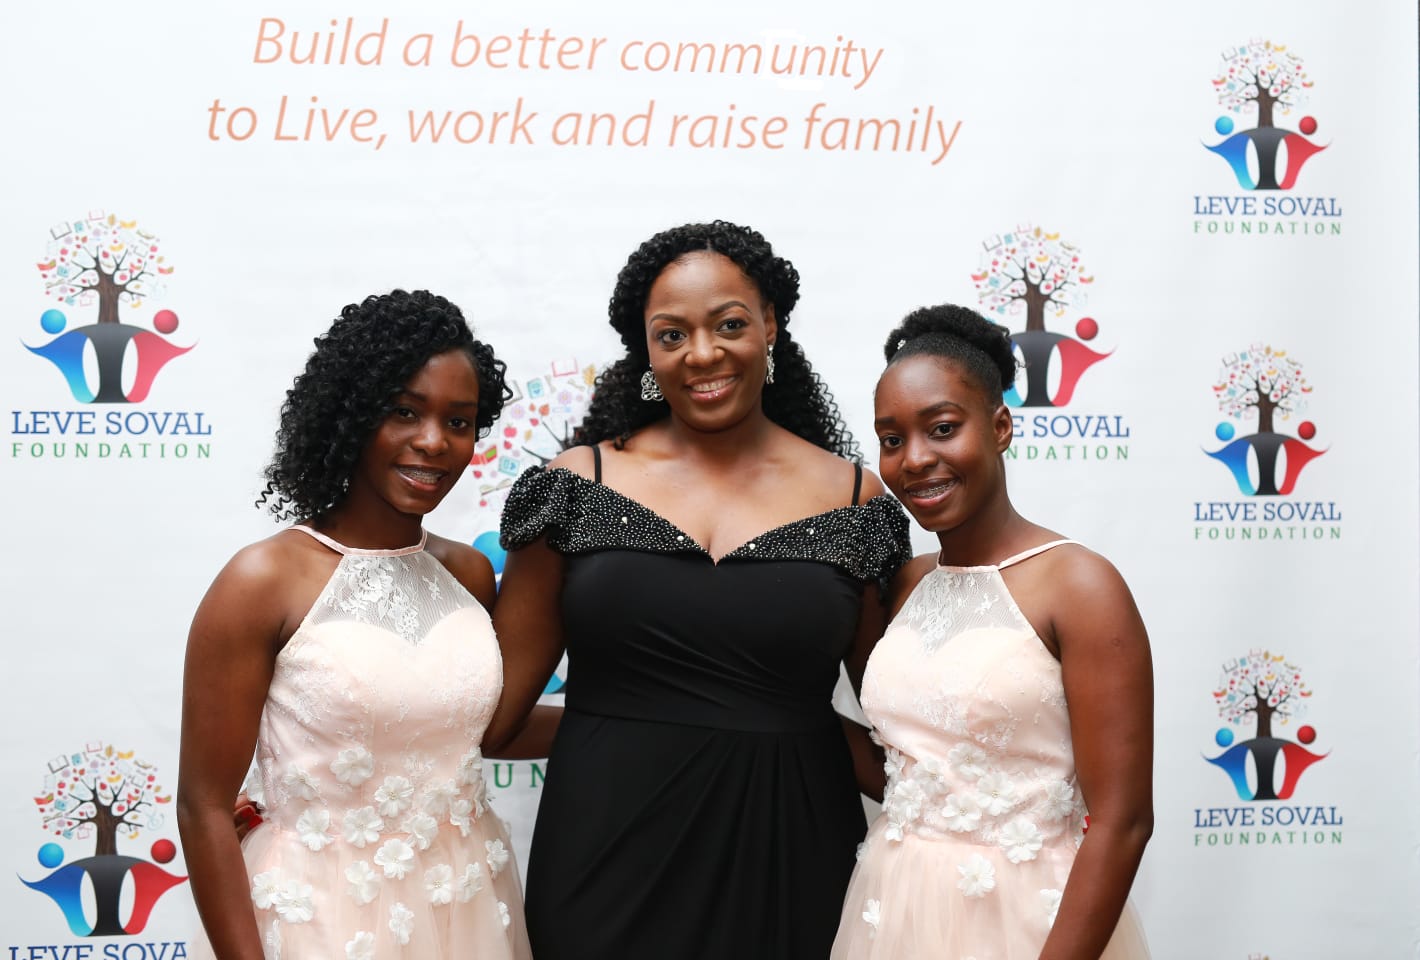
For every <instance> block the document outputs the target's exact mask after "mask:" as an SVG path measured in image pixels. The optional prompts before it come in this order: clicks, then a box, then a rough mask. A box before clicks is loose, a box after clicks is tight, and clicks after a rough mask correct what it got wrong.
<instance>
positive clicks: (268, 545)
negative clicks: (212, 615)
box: [213, 530, 329, 592]
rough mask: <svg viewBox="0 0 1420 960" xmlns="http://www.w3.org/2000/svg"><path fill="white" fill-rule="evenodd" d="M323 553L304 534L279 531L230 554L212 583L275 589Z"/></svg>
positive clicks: (244, 589)
mask: <svg viewBox="0 0 1420 960" xmlns="http://www.w3.org/2000/svg"><path fill="white" fill-rule="evenodd" d="M325 553H329V551H328V550H327V549H326V548H325V547H322V546H321V545H320V544H318V543H316V542H315V541H314V540H312V539H311V538H310V537H308V536H306V535H305V534H302V533H299V532H297V531H293V530H282V531H281V532H280V533H276V534H273V535H272V536H269V537H267V538H266V539H265V540H258V541H257V542H256V543H251V544H248V545H247V546H245V547H242V548H241V549H240V550H238V551H237V552H236V553H235V554H233V556H232V559H231V560H228V561H227V565H226V566H224V567H223V568H222V572H221V573H219V574H218V575H217V580H216V583H214V584H213V586H214V588H215V587H216V586H217V585H222V586H223V587H225V588H227V589H232V590H237V591H256V592H269V591H272V590H279V589H281V588H282V587H283V585H284V584H285V583H287V582H288V581H289V579H290V577H291V575H292V574H293V573H295V572H297V571H301V570H304V569H306V568H308V567H309V566H310V565H311V561H312V560H313V559H314V558H315V557H316V556H318V555H320V554H325Z"/></svg>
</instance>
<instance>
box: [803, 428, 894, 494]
mask: <svg viewBox="0 0 1420 960" xmlns="http://www.w3.org/2000/svg"><path fill="white" fill-rule="evenodd" d="M781 442H782V443H783V447H782V453H783V458H784V460H785V462H786V463H788V464H790V465H791V466H790V471H789V472H791V473H792V474H794V475H796V477H797V479H798V482H799V483H800V484H801V485H802V488H803V489H806V490H815V491H818V495H819V496H818V498H819V499H823V500H826V501H829V502H831V503H833V504H834V505H836V506H846V505H847V504H849V503H851V502H852V498H853V487H854V484H855V482H857V481H856V476H857V474H858V472H859V470H861V471H862V477H863V479H862V485H861V486H860V487H859V489H858V502H859V503H865V502H867V501H868V500H871V499H872V498H873V497H876V496H878V495H879V494H881V493H883V492H884V490H883V483H882V481H881V480H879V479H878V478H877V476H876V475H875V474H874V473H873V472H872V471H871V470H869V469H867V468H866V467H862V466H861V465H860V464H858V463H855V462H854V461H852V460H848V459H846V458H844V457H840V456H839V455H838V454H836V453H834V452H833V451H831V450H825V449H823V448H822V447H820V446H816V445H815V444H812V443H810V442H809V441H807V440H805V439H803V438H802V437H799V436H796V435H794V434H792V433H790V432H789V431H787V430H785V431H784V436H783V438H782V440H781Z"/></svg>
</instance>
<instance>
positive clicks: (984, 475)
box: [874, 354, 1011, 534]
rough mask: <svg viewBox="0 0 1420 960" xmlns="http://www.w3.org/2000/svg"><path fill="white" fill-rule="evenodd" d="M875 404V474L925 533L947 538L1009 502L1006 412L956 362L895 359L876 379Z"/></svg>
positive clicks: (922, 356) (928, 357)
mask: <svg viewBox="0 0 1420 960" xmlns="http://www.w3.org/2000/svg"><path fill="white" fill-rule="evenodd" d="M874 405H875V410H876V413H875V415H876V421H875V424H874V426H875V429H876V432H877V435H878V444H879V447H878V450H879V453H878V470H879V473H881V475H882V478H883V482H884V483H886V484H887V486H888V489H890V490H891V491H892V492H893V495H894V496H896V497H897V498H898V499H899V500H901V501H902V503H903V506H905V507H907V510H908V512H910V513H911V514H912V516H913V518H914V519H916V521H917V522H918V523H919V524H921V525H922V527H923V528H924V529H926V530H929V531H931V532H933V533H937V534H944V533H950V532H952V531H954V530H958V529H960V528H962V527H963V526H964V525H970V524H971V523H972V522H974V521H975V520H977V519H978V518H981V517H984V516H986V515H987V514H989V513H991V511H992V509H993V508H994V507H996V506H997V505H1001V504H1007V505H1008V502H1007V500H1006V475H1005V467H1004V465H1003V464H1002V461H1001V454H1002V453H1003V451H1005V449H1006V448H1007V447H1008V446H1010V444H1011V415H1010V412H1009V411H1008V410H1007V409H1006V407H1005V406H1004V405H997V404H993V403H992V402H991V400H990V399H989V397H988V395H987V392H986V390H985V389H984V388H983V387H982V385H981V384H979V383H978V382H977V381H976V380H975V379H974V378H973V377H972V376H971V375H970V374H969V373H967V371H966V369H965V368H964V367H963V366H962V365H961V364H959V363H956V362H954V361H951V360H946V359H943V358H941V357H935V356H931V355H928V354H918V355H916V356H912V357H907V358H904V359H902V360H899V361H897V362H896V363H894V364H892V365H891V366H889V367H888V368H887V370H886V371H885V372H884V373H883V376H882V379H880V380H879V381H878V388H877V392H876V394H875V395H874Z"/></svg>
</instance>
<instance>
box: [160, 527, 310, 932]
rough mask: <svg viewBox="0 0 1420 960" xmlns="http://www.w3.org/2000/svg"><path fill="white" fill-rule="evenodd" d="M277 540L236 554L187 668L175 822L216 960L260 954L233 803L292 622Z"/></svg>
mask: <svg viewBox="0 0 1420 960" xmlns="http://www.w3.org/2000/svg"><path fill="white" fill-rule="evenodd" d="M275 553H276V551H275V550H273V549H272V548H271V546H270V541H268V542H267V543H265V544H258V545H256V546H254V547H248V548H247V549H246V550H244V551H242V553H239V554H238V555H237V556H236V557H235V558H234V559H233V560H232V562H231V563H229V564H228V565H227V566H226V568H225V569H223V570H222V572H221V573H220V574H218V576H217V579H216V581H214V582H213V584H212V587H211V588H210V589H209V590H208V592H207V595H206V596H205V597H204V598H203V600H202V603H201V605H200V606H199V607H198V609H197V613H196V615H195V616H194V617H193V621H192V628H191V630H190V632H189V634H188V641H187V659H186V664H185V666H184V670H183V695H182V744H181V749H180V759H179V764H178V766H179V769H178V796H177V819H178V829H179V831H180V833H181V836H182V845H183V855H184V857H185V858H186V861H187V869H188V873H189V876H190V879H191V883H192V893H193V898H194V899H195V900H196V901H197V911H198V913H199V914H200V915H201V918H202V925H203V927H204V929H205V930H206V931H207V936H208V938H209V940H210V941H211V943H212V947H213V949H214V950H215V951H216V954H217V956H219V957H223V958H253V960H260V958H261V957H262V955H263V954H262V947H261V941H260V938H259V936H258V933H257V926H256V917H255V914H254V912H253V908H252V904H251V893H250V885H249V882H248V879H247V872H246V866H245V864H244V862H243V861H242V854H241V846H240V844H239V841H238V839H237V834H236V833H235V832H234V831H233V829H232V798H233V797H234V796H236V795H237V792H238V790H239V789H240V788H241V784H242V779H243V777H244V776H245V775H246V772H247V769H248V767H249V765H250V763H251V758H252V751H253V749H254V747H255V744H256V735H257V725H258V723H259V722H260V718H261V710H262V706H263V704H264V703H265V700H266V693H267V688H268V687H269V686H270V684H271V676H272V671H273V669H274V666H275V661H276V653H277V649H278V644H279V640H280V637H281V635H282V631H283V628H284V622H285V617H284V615H283V614H282V613H281V605H280V604H279V603H273V602H272V595H273V593H279V592H280V589H281V587H280V582H281V580H282V578H281V577H280V576H279V575H278V570H277V569H276V564H275V561H274V554H275Z"/></svg>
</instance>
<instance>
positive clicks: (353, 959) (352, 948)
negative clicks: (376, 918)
mask: <svg viewBox="0 0 1420 960" xmlns="http://www.w3.org/2000/svg"><path fill="white" fill-rule="evenodd" d="M345 960H375V935H374V934H373V933H371V932H369V931H368V930H361V931H359V932H358V933H356V934H355V936H353V937H351V938H350V939H349V940H347V941H346V942H345Z"/></svg>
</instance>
